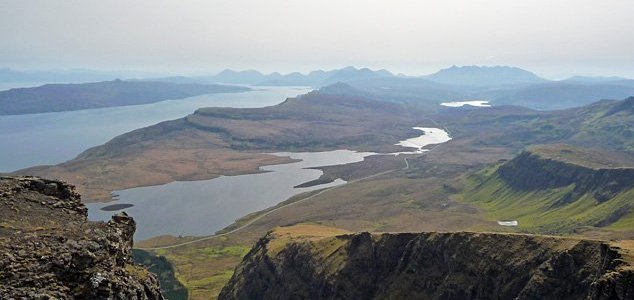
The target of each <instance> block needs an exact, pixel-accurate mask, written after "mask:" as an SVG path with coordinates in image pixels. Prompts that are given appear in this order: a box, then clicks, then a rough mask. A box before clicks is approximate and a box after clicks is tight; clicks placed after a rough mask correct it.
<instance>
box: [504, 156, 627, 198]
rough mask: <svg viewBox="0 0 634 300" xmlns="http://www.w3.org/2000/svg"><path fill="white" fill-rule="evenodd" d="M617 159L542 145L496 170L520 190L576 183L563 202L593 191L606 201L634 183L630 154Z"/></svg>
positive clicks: (507, 181)
mask: <svg viewBox="0 0 634 300" xmlns="http://www.w3.org/2000/svg"><path fill="white" fill-rule="evenodd" d="M618 160H619V159H618V158H610V157H609V155H608V154H603V155H602V154H601V153H596V152H593V151H589V150H582V149H580V148H575V147H570V146H567V145H542V146H539V147H534V148H533V149H531V150H529V151H524V152H523V153H522V154H520V155H519V156H517V157H515V158H514V159H512V160H510V161H508V162H507V163H505V164H503V165H501V166H500V167H499V168H498V171H497V172H498V174H499V175H500V178H501V179H502V180H504V181H505V182H506V183H508V184H509V185H510V186H512V187H513V188H516V189H519V190H536V189H552V188H558V187H564V186H568V185H571V184H575V187H574V189H573V192H572V193H571V194H569V195H568V197H566V198H565V199H562V200H561V201H560V204H563V203H568V202H572V201H574V200H576V199H578V198H579V197H581V195H583V194H586V193H592V194H593V196H594V198H595V199H596V200H597V201H599V202H603V201H606V200H609V199H611V198H613V197H614V196H615V195H616V194H618V193H620V192H622V191H624V190H626V189H630V188H633V187H634V167H632V166H631V164H632V163H631V160H630V158H629V157H628V158H627V159H623V161H622V162H619V161H618ZM620 163H623V164H622V165H621V164H620Z"/></svg>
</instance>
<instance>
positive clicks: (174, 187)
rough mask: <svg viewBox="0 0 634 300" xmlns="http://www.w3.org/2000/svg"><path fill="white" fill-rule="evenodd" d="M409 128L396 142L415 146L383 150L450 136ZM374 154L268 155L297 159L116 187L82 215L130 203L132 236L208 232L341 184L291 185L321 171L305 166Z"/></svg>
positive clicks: (105, 215)
mask: <svg viewBox="0 0 634 300" xmlns="http://www.w3.org/2000/svg"><path fill="white" fill-rule="evenodd" d="M414 129H418V130H421V131H422V132H423V134H422V135H421V136H418V137H415V138H411V139H407V140H405V141H401V142H400V143H398V145H402V146H404V147H413V148H415V149H416V150H415V151H409V152H399V153H389V154H418V153H422V152H424V151H426V149H423V148H424V147H426V146H429V145H433V144H439V143H444V142H446V141H448V140H449V139H451V138H450V137H449V135H448V134H447V132H445V131H444V130H442V129H438V128H424V127H414ZM374 154H376V153H371V152H355V151H350V150H336V151H326V152H301V153H295V152H281V153H273V155H277V156H286V157H290V158H293V159H301V161H299V162H295V163H289V164H280V165H270V166H263V167H261V168H260V169H261V170H263V171H269V172H267V173H260V174H248V175H237V176H220V177H218V178H214V179H210V180H201V181H178V182H171V183H168V184H164V185H157V186H149V187H139V188H132V189H126V190H121V191H116V192H114V194H116V195H118V200H117V201H115V202H110V203H88V204H86V206H88V217H89V219H91V220H101V221H107V220H109V219H110V218H111V216H112V215H113V214H115V213H118V212H119V211H117V210H109V211H104V210H102V208H104V207H106V208H107V207H111V206H112V205H113V204H132V205H133V206H132V207H129V208H125V209H123V210H124V211H125V212H127V213H128V214H129V215H131V216H132V217H134V219H135V220H136V221H137V231H136V234H135V238H137V239H147V238H150V237H154V236H158V235H164V234H170V235H175V236H178V235H199V236H200V235H211V234H214V233H215V232H216V231H218V230H220V229H222V228H224V227H226V226H228V225H230V224H232V223H233V222H234V221H235V220H236V219H238V218H240V217H243V216H245V215H248V214H250V213H252V212H256V211H259V210H263V209H265V208H268V207H271V206H274V205H276V204H278V203H280V202H282V201H284V200H286V199H288V198H290V197H292V196H294V195H297V194H300V193H303V192H306V191H311V190H316V189H321V188H326V187H332V186H337V185H340V184H344V183H345V181H343V180H341V179H337V180H335V181H334V182H331V183H328V184H321V185H315V186H311V187H306V188H295V186H297V185H299V184H302V183H305V182H308V181H312V180H315V179H317V178H319V177H320V176H321V175H322V174H323V172H322V171H321V170H315V169H307V168H311V167H319V166H332V165H341V164H347V163H353V162H358V161H362V160H363V159H364V158H365V157H366V156H369V155H374Z"/></svg>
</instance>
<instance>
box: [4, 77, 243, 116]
mask: <svg viewBox="0 0 634 300" xmlns="http://www.w3.org/2000/svg"><path fill="white" fill-rule="evenodd" d="M248 90H249V89H248V88H245V87H237V86H227V85H218V84H178V83H168V82H152V81H122V80H114V81H103V82H94V83H81V84H46V85H43V86H40V87H34V88H18V89H10V90H7V91H0V115H19V114H31V113H43V112H57V111H69V110H80V109H90V108H100V107H111V106H124V105H136V104H147V103H154V102H158V101H162V100H168V99H182V98H188V97H193V96H197V95H203V94H210V93H230V92H243V91H248Z"/></svg>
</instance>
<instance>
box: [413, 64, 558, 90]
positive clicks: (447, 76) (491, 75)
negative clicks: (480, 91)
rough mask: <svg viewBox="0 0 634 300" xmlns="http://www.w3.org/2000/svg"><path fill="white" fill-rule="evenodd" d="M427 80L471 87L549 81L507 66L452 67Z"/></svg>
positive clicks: (429, 76) (430, 76) (428, 77)
mask: <svg viewBox="0 0 634 300" xmlns="http://www.w3.org/2000/svg"><path fill="white" fill-rule="evenodd" d="M425 78H426V79H429V80H431V81H435V82H439V83H444V84H451V85H469V86H503V85H525V84H534V83H541V82H546V81H547V80H546V79H543V78H540V77H539V76H537V75H535V74H533V73H531V72H529V71H526V70H522V69H520V68H516V67H507V66H494V67H487V66H462V67H458V66H451V67H450V68H447V69H442V70H440V71H438V72H436V73H434V74H431V75H428V76H425Z"/></svg>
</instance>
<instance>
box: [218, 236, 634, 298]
mask: <svg viewBox="0 0 634 300" xmlns="http://www.w3.org/2000/svg"><path fill="white" fill-rule="evenodd" d="M623 251H624V250H621V249H618V248H615V247H611V246H610V245H608V244H606V243H603V242H600V241H592V240H578V239H567V238H557V237H547V236H532V235H517V234H514V235H512V234H492V233H400V234H380V235H374V234H369V233H357V234H347V235H339V236H334V237H326V238H321V239H318V240H301V239H299V240H297V239H296V240H290V241H287V242H282V244H280V242H279V240H278V237H276V234H275V233H274V232H272V233H269V234H268V235H267V236H266V237H264V238H262V239H261V240H260V241H259V242H258V243H257V244H256V245H255V246H254V248H253V249H252V250H251V251H250V252H249V253H248V254H247V255H246V256H245V258H244V260H243V261H242V263H241V264H240V265H239V266H238V267H237V268H236V271H235V273H234V275H233V277H232V278H231V280H230V282H229V283H228V284H227V285H226V286H225V287H224V289H223V290H222V292H221V294H220V297H219V299H634V273H633V272H632V270H631V268H630V266H629V265H628V263H627V262H626V261H625V260H624V259H623V257H622V252H623Z"/></svg>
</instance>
